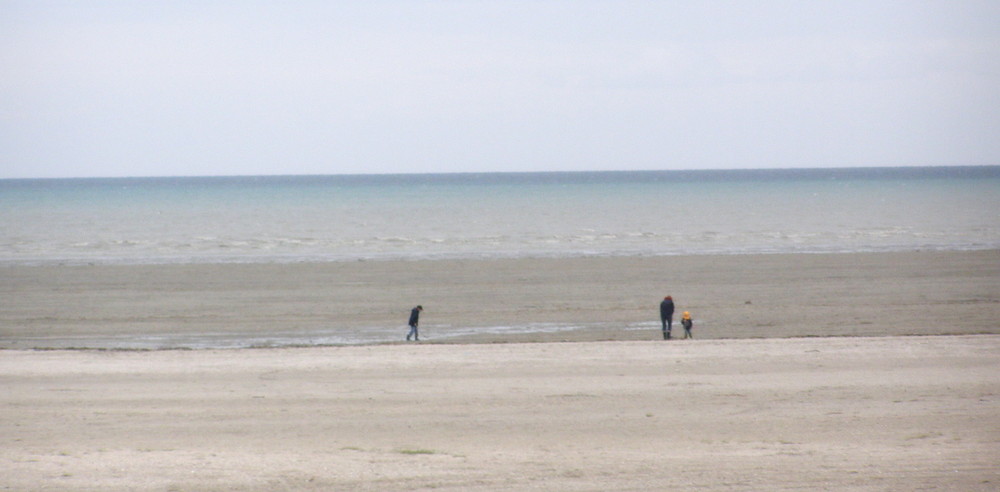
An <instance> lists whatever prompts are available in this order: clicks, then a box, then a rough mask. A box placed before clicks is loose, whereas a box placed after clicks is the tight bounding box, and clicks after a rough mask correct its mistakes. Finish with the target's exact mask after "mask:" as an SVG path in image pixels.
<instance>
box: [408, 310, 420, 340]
mask: <svg viewBox="0 0 1000 492" xmlns="http://www.w3.org/2000/svg"><path fill="white" fill-rule="evenodd" d="M423 310H424V307H423V306H417V307H415V308H413V310H411V311H410V321H409V324H410V332H409V333H407V334H406V341H407V342H409V341H410V337H413V339H414V340H416V341H418V342H419V341H420V335H418V334H417V325H418V324H420V312H421V311H423Z"/></svg>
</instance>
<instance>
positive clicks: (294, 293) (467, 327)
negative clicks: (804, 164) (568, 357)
mask: <svg viewBox="0 0 1000 492" xmlns="http://www.w3.org/2000/svg"><path fill="white" fill-rule="evenodd" d="M0 271H2V275H0V295H2V296H3V298H4V299H6V300H8V302H6V303H4V305H3V306H0V348H6V349H25V348H66V347H69V346H75V347H76V348H191V347H192V346H193V347H194V348H198V349H211V348H225V347H220V345H225V344H230V343H233V344H236V345H237V347H233V348H238V346H240V344H241V343H242V344H243V346H252V345H262V346H280V345H306V346H326V345H335V346H339V345H356V344H359V343H360V344H380V343H387V344H391V343H393V342H396V341H401V340H402V339H403V337H404V336H405V329H404V326H405V319H406V316H407V315H408V311H409V308H410V307H412V306H413V305H416V304H423V305H424V306H425V308H426V311H425V312H424V314H423V316H422V318H421V336H422V339H424V340H426V342H429V343H455V344H459V343H496V342H519V341H524V342H532V341H535V342H544V341H600V340H618V341H628V340H655V339H656V338H658V337H659V336H660V335H659V320H658V314H657V311H656V309H657V308H656V305H657V304H658V302H659V299H662V296H663V295H668V294H669V295H673V297H674V298H675V300H677V303H678V314H677V315H675V317H676V318H679V313H680V312H683V311H685V310H689V311H691V312H692V314H693V316H694V318H695V330H694V333H695V336H696V337H697V338H699V339H701V338H705V339H741V338H788V337H802V336H883V335H933V334H978V333H986V334H990V333H1000V322H998V321H997V320H998V319H1000V250H979V251H948V252H931V251H927V252H906V253H846V254H841V253H836V254H808V255H807V254H775V255H770V254H768V255H694V256H661V257H581V258H560V259H551V258H533V259H505V260H501V259H492V260H431V261H409V260H407V261H378V262H344V263H295V264H184V265H118V266H108V265H97V266H61V267H60V266H31V267H26V266H7V267H5V268H3V269H0ZM675 324H678V323H676V320H675ZM675 329H676V331H680V329H679V327H675ZM546 330H548V331H546ZM330 340H336V343H330ZM140 342H141V344H145V345H141V344H140V345H139V346H129V345H127V343H140ZM212 343H216V345H215V346H213V345H212Z"/></svg>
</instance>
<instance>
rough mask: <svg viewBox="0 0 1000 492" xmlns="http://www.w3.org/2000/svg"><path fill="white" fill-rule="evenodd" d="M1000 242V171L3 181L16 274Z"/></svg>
mask: <svg viewBox="0 0 1000 492" xmlns="http://www.w3.org/2000/svg"><path fill="white" fill-rule="evenodd" d="M986 249H1000V166H978V167H960V166H955V167H898V168H896V167H893V168H888V167H887V168H847V169H773V170H718V171H715V170H713V171H635V172H538V173H454V174H396V175H349V176H348V175H336V176H239V177H161V178H114V179H104V178H101V179H97V178H89V179H8V180H0V266H4V265H8V266H14V265H19V266H50V265H89V264H110V265H122V264H199V263H295V262H342V261H359V260H365V261H378V260H438V259H497V258H526V257H537V258H569V257H592V256H599V257H615V256H663V255H746V254H775V253H790V254H814V253H855V252H892V251H918V250H933V251H949V250H951V251H955V250H986ZM585 328H586V327H581V326H575V325H569V324H567V325H561V324H527V325H524V326H497V327H485V328H484V327H480V328H477V330H479V331H480V332H482V331H484V330H485V331H489V332H491V333H494V334H496V335H498V336H502V335H503V334H515V333H525V332H552V331H556V332H558V331H572V330H578V329H585ZM631 329H641V330H649V331H655V330H657V329H658V322H656V321H655V320H653V321H649V322H646V323H639V324H636V325H635V326H632V327H631ZM400 330H401V329H400V328H399V327H397V326H393V327H368V328H365V329H363V330H346V331H345V329H341V328H337V327H331V328H330V329H328V330H323V331H310V332H298V331H296V332H280V331H279V332H268V333H261V332H259V331H258V332H247V333H194V334H192V333H183V334H172V333H163V332H158V333H143V332H130V333H122V334H120V335H116V336H110V337H109V336H103V337H100V336H87V335H82V336H80V337H77V338H72V339H69V338H63V339H52V338H51V337H45V336H41V337H38V338H37V339H27V338H25V339H18V340H13V339H11V340H7V341H6V342H5V343H6V345H4V346H11V347H15V346H17V347H22V346H24V347H88V348H105V349H108V348H110V349H164V348H193V349H203V348H245V347H259V346H268V347H279V346H299V345H345V344H347V345H351V344H366V343H381V342H386V341H398V340H397V339H401V337H402V332H401V331H400ZM462 330H463V328H462V327H449V328H448V329H444V328H441V329H438V330H436V333H438V334H439V336H445V337H448V336H461V335H463V334H467V333H465V332H464V331H462ZM466 331H467V330H466Z"/></svg>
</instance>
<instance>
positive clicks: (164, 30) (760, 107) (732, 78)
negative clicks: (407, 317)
mask: <svg viewBox="0 0 1000 492" xmlns="http://www.w3.org/2000/svg"><path fill="white" fill-rule="evenodd" d="M997 25H1000V3H998V2H990V1H978V0H965V1H956V2H951V1H884V2H865V1H856V0H849V1H844V2H797V1H791V0H767V1H762V2H754V3H745V2H736V1H730V2H696V3H672V2H652V1H623V2H613V3H611V2H601V1H592V0H579V1H568V0H549V1H539V2H535V1H531V2H528V1H512V2H502V3H494V2H483V1H471V2H431V1H416V2H411V1H399V0H390V1H386V2H377V3H369V4H360V3H355V2H319V1H303V2H296V3H294V4H292V5H283V4H273V3H270V2H258V1H248V2H238V3H235V2H226V1H208V2H185V1H180V2H147V3H140V4H135V3H131V2H122V1H116V0H100V1H96V2H86V3H79V2H72V1H69V0H39V1H34V0H32V1H26V0H5V1H3V2H0V66H3V67H4V69H3V70H2V71H0V88H2V89H3V90H0V178H61V177H66V178H72V177H153V176H273V175H351V174H436V173H461V172H536V171H541V172H563V171H632V170H700V169H721V170H726V169H771V168H782V169H792V168H795V169H797V168H803V169H811V168H836V167H849V168H859V167H923V166H964V165H972V166H989V165H997V164H1000V139H997V138H996V135H998V134H1000V91H997V89H996V88H997V87H1000V30H997V29H996V27H995V26H997Z"/></svg>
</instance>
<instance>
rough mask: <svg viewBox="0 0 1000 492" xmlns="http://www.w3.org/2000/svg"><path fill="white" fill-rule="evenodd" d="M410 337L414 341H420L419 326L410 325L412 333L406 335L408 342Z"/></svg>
mask: <svg viewBox="0 0 1000 492" xmlns="http://www.w3.org/2000/svg"><path fill="white" fill-rule="evenodd" d="M410 337H413V339H414V340H418V341H419V340H420V336H419V335H417V325H410V332H409V333H407V334H406V341H410Z"/></svg>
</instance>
